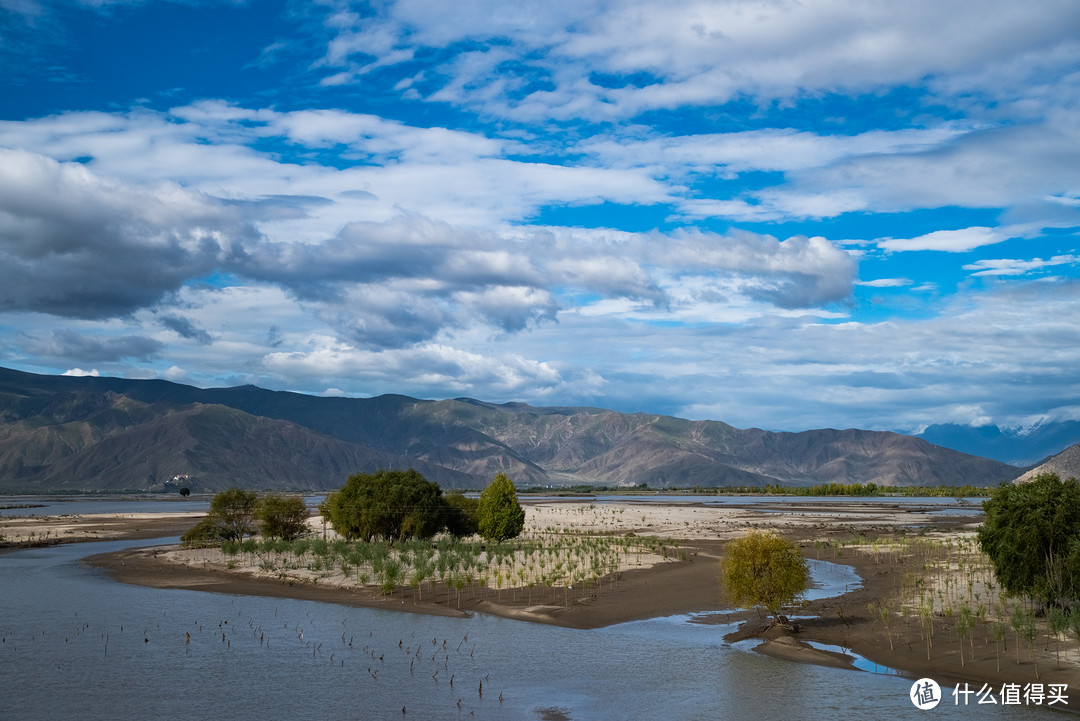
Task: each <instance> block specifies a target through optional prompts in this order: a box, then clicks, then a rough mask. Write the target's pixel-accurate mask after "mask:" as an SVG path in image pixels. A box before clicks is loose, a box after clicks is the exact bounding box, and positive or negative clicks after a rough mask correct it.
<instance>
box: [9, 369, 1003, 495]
mask: <svg viewBox="0 0 1080 721" xmlns="http://www.w3.org/2000/svg"><path fill="white" fill-rule="evenodd" d="M406 466H409V467H414V468H416V469H417V470H420V472H421V473H424V475H426V476H427V477H428V478H430V479H431V480H434V481H437V482H439V483H440V484H442V485H444V486H453V487H472V488H479V487H482V486H483V485H485V484H486V483H487V482H488V481H490V479H491V478H492V477H493V476H494V475H495V474H496V473H506V474H508V475H509V476H510V477H511V478H513V479H514V480H515V481H516V482H517V483H518V484H521V485H525V484H546V483H552V482H556V483H603V484H605V485H638V484H642V483H646V484H648V485H649V486H652V487H688V486H723V485H755V486H757V485H765V484H788V485H811V484H815V483H829V482H836V483H876V484H879V485H941V484H946V485H963V484H972V485H994V484H997V483H1000V482H1002V481H1007V480H1011V479H1013V478H1015V477H1016V476H1017V475H1019V473H1020V472H1021V470H1022V469H1019V468H1016V467H1014V466H1009V465H1006V464H1003V463H999V462H997V461H992V460H988V459H985V458H978V457H975V456H970V455H966V454H963V453H959V452H957V451H953V450H949V449H947V448H942V447H940V446H934V445H931V444H929V443H927V442H925V441H922V440H920V439H918V438H914V437H911V436H903V435H899V434H896V433H886V432H876V431H861V430H855V429H848V430H833V429H825V430H814V431H805V432H802V433H773V432H769V431H763V430H760V429H749V430H740V429H738V428H734V427H732V426H730V425H727V424H726V423H721V422H717V421H688V420H683V419H680V418H672V417H670V416H658V415H650V414H642V413H617V412H614V411H610V410H604V409H600V408H561V407H549V408H538V407H532V406H528V405H524V404H520V403H508V404H502V405H496V404H491V403H485V402H482V401H476V400H471V399H455V400H443V401H426V400H417V399H415V398H408V397H406V396H396V395H392V396H379V397H377V398H319V397H314V396H306V395H302V394H299V393H287V392H280V391H268V390H263V389H260V388H256V387H254V386H242V387H238V388H209V389H200V388H194V387H191V386H184V385H179V384H175V383H168V382H166V381H139V380H126V379H121V378H69V377H57V376H40V375H34V374H28V373H21V372H18V371H11V370H6V369H2V368H0V490H8V491H10V490H13V489H48V488H54V487H55V488H87V489H92V488H147V487H153V486H154V484H160V483H163V482H164V479H171V478H172V476H174V475H180V474H187V475H190V476H195V477H197V478H198V479H200V482H203V483H206V484H213V485H214V486H215V487H220V485H221V484H225V485H232V484H233V483H239V484H242V485H250V486H252V487H255V486H261V487H266V488H332V487H337V486H338V485H340V484H341V482H342V481H343V479H344V477H345V476H347V475H348V474H349V473H352V472H355V471H373V470H376V469H377V468H382V467H398V468H400V467H406Z"/></svg>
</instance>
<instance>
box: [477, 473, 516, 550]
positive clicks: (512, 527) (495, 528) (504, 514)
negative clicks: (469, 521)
mask: <svg viewBox="0 0 1080 721" xmlns="http://www.w3.org/2000/svg"><path fill="white" fill-rule="evenodd" d="M476 525H477V529H478V530H479V531H480V535H481V536H483V537H484V538H486V539H488V540H489V541H505V540H506V539H508V538H516V537H517V536H519V535H521V532H522V530H524V528H525V509H524V508H522V507H521V504H520V503H519V502H518V497H517V491H516V490H514V482H513V481H511V480H510V479H509V478H507V477H506V476H505V475H503V474H502V473H500V474H498V475H497V476H495V478H494V480H492V481H491V483H490V484H488V487H487V488H485V489H484V492H483V493H481V494H480V502H479V503H478V504H477V508H476Z"/></svg>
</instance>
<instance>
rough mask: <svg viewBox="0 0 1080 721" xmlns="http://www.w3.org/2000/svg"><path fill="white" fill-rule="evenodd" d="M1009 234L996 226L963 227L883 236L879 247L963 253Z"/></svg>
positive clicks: (893, 249) (999, 239)
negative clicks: (924, 232)
mask: <svg viewBox="0 0 1080 721" xmlns="http://www.w3.org/2000/svg"><path fill="white" fill-rule="evenodd" d="M1007 239H1008V236H1007V235H1005V234H1004V233H1002V232H1001V231H1000V230H998V229H995V228H982V227H973V228H961V229H960V230H935V231H933V232H931V233H926V234H925V235H920V236H918V237H917V238H881V239H879V240H878V241H877V244H878V247H880V248H883V249H884V250H890V251H906V250H939V251H944V252H947V253H963V252H966V251H969V250H974V249H975V248H980V247H982V246H984V245H993V244H995V243H1000V242H1002V241H1004V240H1007Z"/></svg>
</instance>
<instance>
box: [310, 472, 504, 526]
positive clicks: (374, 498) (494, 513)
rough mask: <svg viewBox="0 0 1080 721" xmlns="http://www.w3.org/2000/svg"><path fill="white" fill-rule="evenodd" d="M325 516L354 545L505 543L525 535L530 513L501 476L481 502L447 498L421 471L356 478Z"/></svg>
mask: <svg viewBox="0 0 1080 721" xmlns="http://www.w3.org/2000/svg"><path fill="white" fill-rule="evenodd" d="M319 510H320V511H321V512H322V514H323V517H324V518H326V519H327V520H329V521H330V524H331V526H333V528H334V530H335V531H337V532H338V533H339V534H340V535H342V536H344V537H345V538H346V539H348V540H362V541H372V540H375V539H385V540H388V541H391V542H393V541H398V540H405V539H410V538H431V537H432V536H434V535H435V534H437V533H440V532H442V531H447V532H449V533H450V534H452V535H455V536H471V535H473V534H475V533H480V535H482V536H483V537H484V538H487V539H489V540H492V541H501V540H506V539H508V538H514V537H516V536H517V535H519V534H520V533H521V531H522V529H523V528H524V526H525V511H524V509H522V508H521V504H520V503H519V502H518V500H517V493H516V492H515V490H514V484H513V482H512V481H511V480H510V479H509V478H507V477H506V476H504V475H502V474H501V473H500V474H499V475H498V476H496V477H495V480H493V481H492V482H491V485H489V486H488V487H487V489H485V490H484V492H483V493H481V494H480V498H479V499H474V498H468V497H466V496H463V495H461V494H460V493H451V494H448V495H445V496H444V495H443V493H442V489H440V488H439V485H438V484H437V483H433V482H431V481H428V480H426V479H425V478H424V477H423V476H422V475H421V474H420V473H418V472H417V471H415V470H408V471H391V470H381V471H378V472H376V473H373V474H371V473H356V474H353V475H351V476H349V478H348V480H347V481H346V482H345V485H344V486H342V487H341V488H340V489H339V490H337V491H335V492H334V493H331V494H330V495H328V496H327V497H326V500H324V501H323V502H322V504H320V506H319Z"/></svg>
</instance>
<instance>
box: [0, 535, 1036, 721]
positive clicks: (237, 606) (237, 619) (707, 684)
mask: <svg viewBox="0 0 1080 721" xmlns="http://www.w3.org/2000/svg"><path fill="white" fill-rule="evenodd" d="M147 543H148V542H146V541H134V542H101V543H85V544H71V545H63V546H52V547H47V548H37V549H27V550H20V551H15V552H8V553H3V554H0V579H2V592H0V637H2V642H0V717H2V718H4V719H13V720H14V719H28V720H30V719H33V720H37V719H41V720H43V721H44V720H46V719H47V720H49V721H57V720H58V719H82V720H86V721H93V720H95V719H101V720H102V721H105V720H108V721H115V720H116V719H155V720H157V721H170V720H172V719H176V720H177V721H179V720H181V719H183V720H184V721H188V720H189V719H227V720H229V721H248V720H250V721H268V720H274V719H282V720H285V719H288V720H290V721H295V720H297V719H318V720H319V721H331V720H333V721H337V720H339V719H432V720H437V719H474V718H477V719H526V720H527V719H537V720H542V719H562V718H567V719H581V720H585V719H595V720H597V721H608V720H610V721H617V720H622V719H650V720H651V719H658V720H663V721H679V720H683V719H685V720H688V721H689V720H691V719H760V720H762V721H774V720H775V721H799V720H800V719H807V720H815V721H817V720H822V721H825V720H829V721H831V720H833V719H840V720H843V719H851V720H852V721H855V720H859V721H862V720H864V719H888V720H889V721H899V720H900V719H916V718H919V719H925V718H927V717H928V715H929V714H933V715H934V716H935V717H937V718H957V719H959V718H968V719H976V718H977V719H980V721H981V720H982V719H1009V720H1010V721H1024V720H1026V719H1035V718H1041V719H1045V718H1052V717H1054V716H1052V715H1051V714H1052V712H1051V711H1049V710H1047V709H1045V708H1035V707H1024V706H1010V707H1007V708H1004V707H1000V706H980V707H978V708H975V707H964V706H959V707H957V706H954V705H953V703H952V698H951V696H950V695H947V696H946V699H945V700H944V701H943V703H942V704H941V705H940V706H938V708H937V709H935V710H934V711H931V712H927V711H920V710H918V709H916V708H915V707H914V706H913V705H912V703H911V701H910V700H909V698H908V692H909V689H910V687H911V680H910V679H904V678H900V677H898V676H896V675H890V674H886V673H870V672H863V671H847V670H839V669H832V668H824V667H818V666H812V665H805V664H797V663H791V662H785V661H780V660H777V659H773V658H769V657H765V656H761V655H759V654H756V653H754V652H753V651H752V650H751V647H750V645H737V646H734V647H733V646H730V645H728V644H725V643H724V641H723V636H724V634H725V633H727V631H728V630H729V627H727V626H724V625H716V624H701V623H694V622H693V620H694V619H693V618H692V617H690V616H675V617H667V618H658V619H652V620H647V621H637V622H633V623H625V624H618V625H615V626H610V627H608V628H603V629H598V630H592V631H581V630H571V629H563V628H558V627H553V626H544V625H538V624H530V623H524V622H520V621H512V620H507V619H501V618H496V617H491V616H485V615H480V614H477V615H474V616H472V617H470V618H443V617H435V616H421V615H414V614H405V613H393V612H388V611H382V610H373V609H362V608H351V607H345V606H339V605H335V604H325V603H315V602H310V601H293V600H288V599H272V598H261V597H247V596H228V595H218V594H212V593H204V592H198V591H182V590H162V589H153V588H144V587H139V586H129V585H125V584H120V583H116V582H114V581H112V580H111V579H109V578H108V577H107V576H105V575H104V574H103V573H102V572H101V571H99V570H98V569H94V568H90V567H87V566H85V565H83V564H82V563H81V559H82V558H84V557H86V556H88V555H91V554H96V553H102V552H106V551H112V550H119V549H123V548H130V547H133V546H138V545H147ZM834 573H835V571H834ZM819 575H822V574H819ZM849 580H850V579H847V578H846V577H845V576H844V575H843V573H842V572H840V573H839V575H836V576H835V578H833V579H832V580H831V581H830V582H831V583H833V584H842V583H846V582H848V581H849ZM674 591H675V592H677V590H674ZM481 684H482V685H481ZM949 690H951V689H947V690H946V693H948V691H949Z"/></svg>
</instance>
